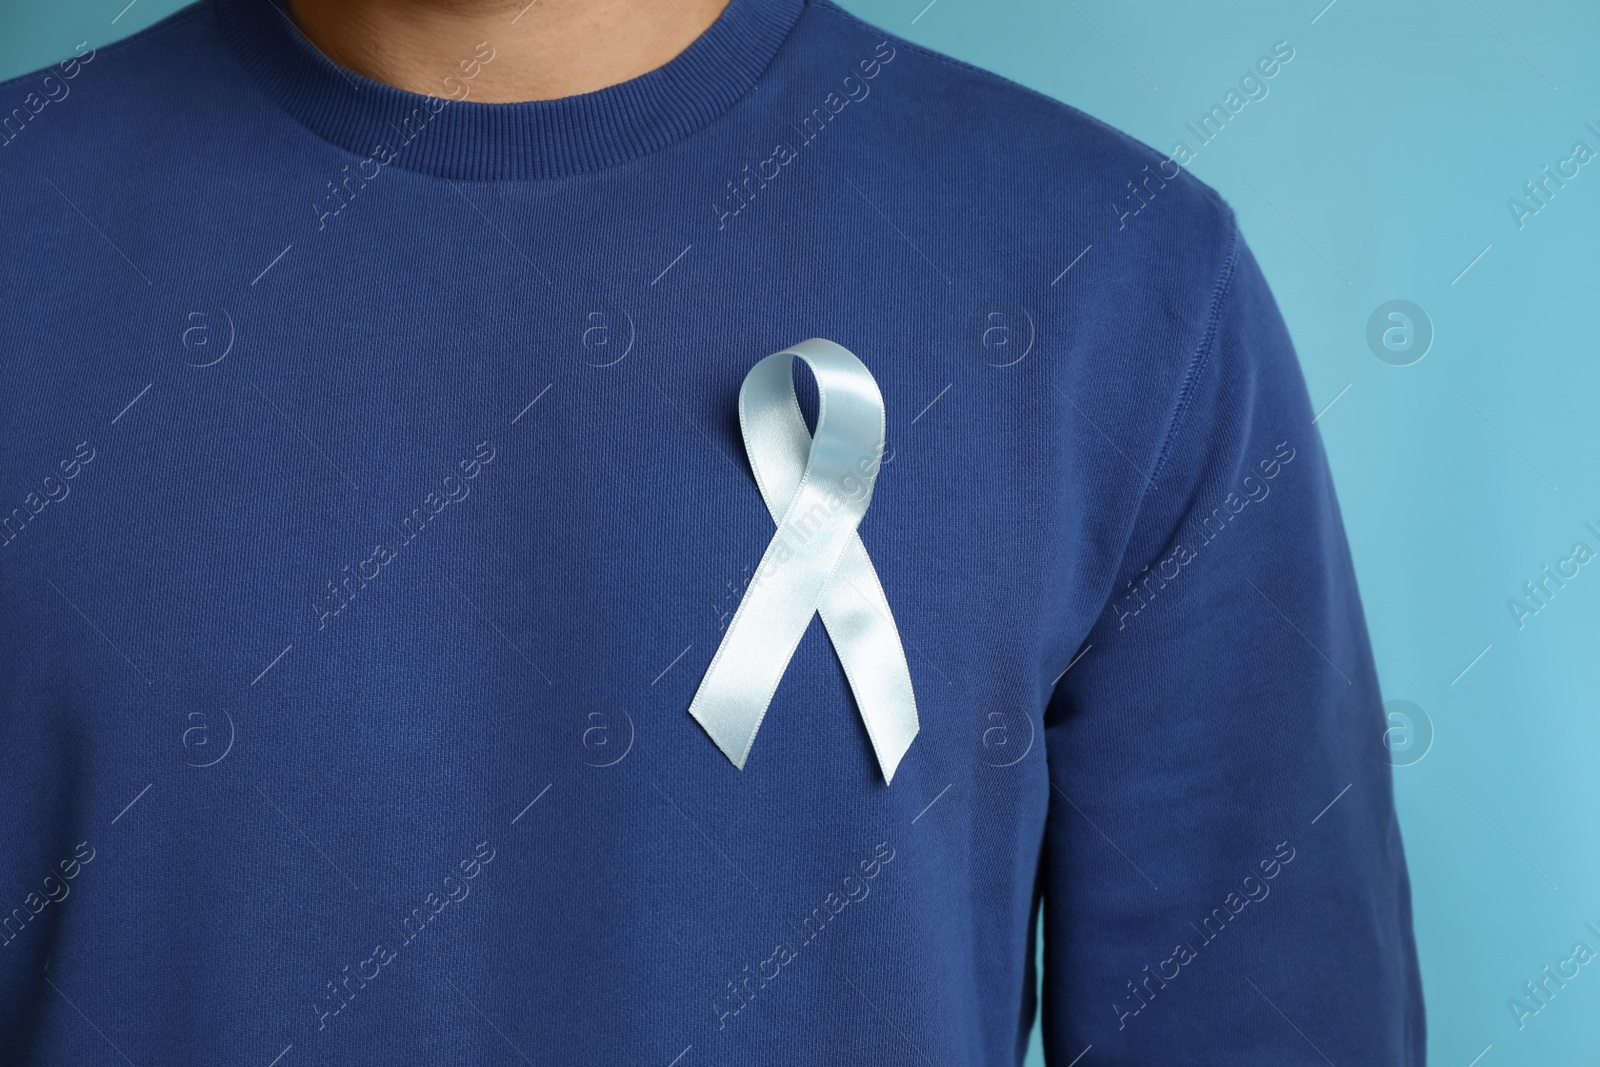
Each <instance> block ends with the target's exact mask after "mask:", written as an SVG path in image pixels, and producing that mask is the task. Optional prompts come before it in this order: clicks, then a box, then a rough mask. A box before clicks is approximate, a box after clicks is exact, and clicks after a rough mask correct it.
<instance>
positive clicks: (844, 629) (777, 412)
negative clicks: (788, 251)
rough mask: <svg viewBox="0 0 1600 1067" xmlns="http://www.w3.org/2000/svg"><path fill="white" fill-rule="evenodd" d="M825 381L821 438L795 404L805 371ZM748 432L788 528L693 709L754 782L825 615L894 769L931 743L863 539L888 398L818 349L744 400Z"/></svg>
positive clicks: (768, 495) (784, 364)
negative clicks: (818, 617) (916, 747)
mask: <svg viewBox="0 0 1600 1067" xmlns="http://www.w3.org/2000/svg"><path fill="white" fill-rule="evenodd" d="M796 358H799V359H803V360H805V362H806V364H807V365H808V366H809V367H810V368H811V372H812V374H813V375H815V377H816V381H817V396H818V400H819V404H818V414H817V432H816V436H815V437H813V436H812V435H811V433H810V432H809V431H808V430H807V429H806V424H805V419H804V418H803V417H802V416H801V414H800V404H799V402H798V400H797V399H796V398H795V393H794V378H793V370H792V366H793V362H794V360H795V359H796ZM739 429H740V431H741V433H742V434H743V436H744V447H745V453H746V454H747V455H748V456H749V457H750V467H751V470H752V471H753V472H754V473H755V478H756V486H757V488H758V489H760V491H761V499H762V500H763V501H765V502H766V505H767V511H768V512H769V513H771V515H772V518H773V521H774V522H776V523H777V524H778V529H777V532H776V533H774V534H773V535H772V541H771V542H770V543H769V544H768V545H767V549H766V551H765V552H764V553H763V554H762V557H761V562H760V563H759V564H758V565H757V566H756V570H755V573H754V574H753V575H752V577H751V579H750V584H749V586H748V587H746V589H745V592H744V596H743V598H742V599H741V600H740V601H739V608H738V610H737V611H735V612H734V615H733V621H732V622H730V623H729V624H728V630H727V633H725V634H724V635H723V638H722V644H721V645H720V646H719V647H718V648H717V654H716V655H715V656H713V657H712V659H711V666H710V667H708V668H706V673H705V677H704V678H702V679H701V681H700V688H699V690H698V691H696V693H695V695H694V701H693V702H692V703H691V704H690V705H689V714H690V715H693V716H694V717H695V719H696V720H697V721H698V722H699V723H700V725H701V726H703V727H705V730H706V733H708V734H710V735H711V739H712V740H713V741H715V742H716V744H717V747H718V748H720V749H722V751H723V752H724V753H725V754H726V755H727V757H728V758H729V759H730V760H732V761H733V765H734V766H735V767H738V768H739V769H740V770H743V769H744V764H745V760H746V759H747V758H748V757H749V755H750V746H751V745H753V744H754V743H755V739H756V732H757V731H758V730H760V728H761V720H762V719H763V718H764V717H765V716H766V714H767V706H768V705H769V704H770V703H771V701H772V694H773V693H774V692H775V691H776V690H777V688H778V682H779V681H780V680H781V679H782V678H783V674H784V671H786V670H787V669H788V667H789V660H790V658H791V657H793V655H794V651H795V648H796V647H797V646H798V645H799V644H800V638H801V636H802V635H804V633H805V631H806V628H807V627H808V626H810V624H811V617H812V615H814V614H816V613H818V612H820V613H821V614H822V623H823V626H824V627H826V629H827V631H828V636H829V638H830V639H832V641H833V647H834V650H835V651H836V652H837V653H838V656H839V662H840V664H841V665H842V666H843V667H844V673H845V677H846V678H847V679H848V680H849V683H850V691H851V693H853V694H854V695H855V699H856V706H857V708H858V709H859V710H860V713H861V721H862V722H863V723H864V724H865V725H866V728H867V736H868V738H870V739H871V741H872V748H873V751H874V752H875V753H876V754H877V757H878V766H879V767H880V768H881V769H882V770H883V777H884V781H885V782H889V781H893V779H894V772H895V768H896V767H897V766H899V764H900V758H901V757H902V756H904V755H905V753H906V749H908V748H910V747H911V740H912V738H914V737H916V735H917V729H918V725H917V701H916V696H915V695H914V694H913V693H912V691H911V673H910V671H909V670H908V669H907V667H906V654H905V650H904V649H903V648H901V646H900V634H899V631H898V630H896V628H895V624H894V616H893V615H892V614H891V613H890V611H889V601H888V599H887V598H886V597H885V596H884V594H883V586H882V585H880V584H879V582H878V573H877V571H876V570H874V569H873V566H872V560H871V559H870V558H868V556H867V550H866V547H865V546H864V545H862V543H861V537H860V536H859V535H858V534H857V533H856V527H857V526H858V525H859V524H860V522H861V519H862V517H863V516H864V515H866V513H867V505H868V504H869V503H871V501H872V488H873V485H874V484H875V483H876V481H877V476H878V469H879V467H880V465H881V461H882V458H883V450H884V414H883V396H882V394H880V393H879V392H878V383H877V382H876V381H874V380H873V377H872V372H871V371H869V370H867V367H866V365H865V364H864V363H862V362H861V361H860V360H859V359H857V358H856V357H855V355H854V354H853V353H852V352H850V351H849V350H848V349H846V348H844V347H843V346H841V345H837V344H834V343H833V342H832V341H827V340H823V339H822V338H820V337H814V338H812V339H811V340H809V341H801V342H800V343H799V344H797V345H794V346H792V347H790V348H786V349H784V350H783V351H782V352H778V353H775V354H773V355H770V356H768V357H767V358H766V359H763V360H762V361H761V362H759V363H757V364H756V365H755V366H754V367H752V368H751V370H750V373H749V374H747V375H746V376H745V379H744V384H743V385H742V386H741V387H740V388H739Z"/></svg>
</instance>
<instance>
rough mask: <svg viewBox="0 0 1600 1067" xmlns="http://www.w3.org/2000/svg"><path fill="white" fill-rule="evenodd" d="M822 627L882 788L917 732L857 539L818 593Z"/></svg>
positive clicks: (884, 606)
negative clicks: (880, 774) (864, 731)
mask: <svg viewBox="0 0 1600 1067" xmlns="http://www.w3.org/2000/svg"><path fill="white" fill-rule="evenodd" d="M820 612H821V615H822V623H823V625H824V626H825V627H826V628H827V631H828V637H829V638H830V639H831V640H832V641H833V647H834V651H836V652H837V653H838V655H839V662H840V664H841V665H842V666H843V667H844V673H845V677H846V678H848V679H849V681H850V691H851V693H853V694H854V695H855V698H856V707H857V708H858V709H859V710H860V712H861V722H862V724H863V725H864V726H865V727H866V728H867V737H868V738H869V739H870V740H871V741H872V751H873V752H874V753H875V754H876V755H877V757H878V767H879V768H880V769H881V770H882V771H883V780H884V782H885V783H892V782H893V781H894V772H895V769H896V768H897V767H899V765H900V760H901V758H902V757H903V756H904V755H905V754H906V751H907V750H908V749H909V748H910V747H911V742H912V741H913V740H914V739H915V738H916V736H917V731H918V730H919V729H920V728H921V726H920V724H919V722H918V720H917V698H916V695H915V693H914V692H913V691H912V688H911V671H910V668H909V667H908V666H907V664H906V653H905V649H904V648H903V647H901V644H900V633H899V629H898V628H897V627H896V626H895V622H894V615H893V613H892V612H891V611H890V610H889V599H888V597H886V596H885V595H884V592H883V585H882V584H881V583H880V582H879V581H878V572H877V570H876V569H874V568H873V566H872V560H871V558H870V557H869V556H868V555H867V550H866V546H864V545H863V544H862V543H861V537H860V535H859V534H857V535H855V536H853V537H851V539H850V544H849V545H848V546H847V547H846V548H845V551H844V555H843V556H842V557H841V558H840V560H839V566H838V568H837V569H836V570H835V571H834V573H833V578H832V580H831V581H830V582H829V583H828V587H827V589H826V590H825V591H824V592H823V594H822V603H821V605H820Z"/></svg>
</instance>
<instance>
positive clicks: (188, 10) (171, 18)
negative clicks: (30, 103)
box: [0, 3, 210, 92]
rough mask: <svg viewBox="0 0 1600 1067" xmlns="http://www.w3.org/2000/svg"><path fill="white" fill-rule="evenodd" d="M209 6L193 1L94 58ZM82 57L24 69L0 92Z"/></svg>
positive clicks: (104, 48)
mask: <svg viewBox="0 0 1600 1067" xmlns="http://www.w3.org/2000/svg"><path fill="white" fill-rule="evenodd" d="M209 6H210V5H209V4H205V3H193V4H189V5H188V6H186V7H182V8H179V9H178V10H177V11H174V12H173V13H172V14H170V15H167V16H166V17H165V18H162V19H159V20H157V21H156V22H152V23H151V24H150V25H148V26H146V27H145V28H144V29H142V30H140V31H138V32H137V33H130V34H129V35H128V36H126V37H119V38H117V39H116V40H115V41H112V42H111V43H110V44H107V45H102V46H101V47H99V48H96V49H94V58H95V59H99V58H100V57H101V56H103V55H108V54H110V53H112V52H116V51H120V50H121V49H122V47H123V46H124V45H130V44H133V43H134V42H136V41H140V40H143V39H144V38H146V37H153V36H155V35H156V34H157V33H160V32H162V31H164V30H168V29H171V28H172V27H174V26H177V25H180V24H182V23H184V22H187V21H189V20H190V19H192V18H196V17H198V16H199V15H202V14H204V13H205V11H206V9H207V8H208V7H209ZM81 58H82V57H80V56H66V57H63V58H61V59H58V60H56V61H55V62H53V63H46V64H45V65H44V66H42V67H36V68H35V69H33V70H29V71H24V72H23V73H21V74H18V75H17V76H16V77H15V78H9V79H7V80H6V81H3V82H0V92H4V91H5V90H7V89H10V88H12V87H13V86H17V85H21V84H22V83H23V82H26V81H30V80H32V79H34V78H41V77H44V76H46V75H48V74H49V73H50V71H51V70H52V69H53V68H55V67H58V66H60V65H61V64H62V63H65V62H66V61H67V60H68V59H79V60H80V61H81Z"/></svg>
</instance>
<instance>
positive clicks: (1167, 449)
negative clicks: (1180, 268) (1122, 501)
mask: <svg viewBox="0 0 1600 1067" xmlns="http://www.w3.org/2000/svg"><path fill="white" fill-rule="evenodd" d="M1228 219H1229V232H1228V251H1227V253H1226V255H1224V256H1223V260H1222V267H1221V269H1220V270H1219V271H1218V273H1217V280H1216V282H1215V284H1214V285H1213V286H1212V289H1211V307H1210V309H1209V311H1208V312H1207V315H1206V329H1205V333H1204V334H1202V335H1201V337H1200V343H1199V344H1198V345H1196V346H1195V351H1194V355H1193V356H1191V357H1190V358H1189V365H1188V367H1187V368H1186V369H1185V370H1184V375H1183V381H1182V382H1181V383H1180V385H1179V386H1178V394H1177V398H1176V400H1175V401H1174V404H1173V409H1172V415H1171V417H1170V418H1169V419H1168V420H1167V432H1166V434H1165V437H1164V439H1163V440H1162V442H1161V452H1160V453H1159V454H1158V455H1157V457H1156V462H1155V466H1154V467H1153V468H1152V469H1151V471H1150V480H1149V481H1148V482H1146V483H1145V489H1144V492H1143V493H1142V494H1141V495H1140V498H1139V508H1138V511H1143V510H1144V505H1145V499H1146V498H1147V497H1148V496H1149V495H1150V488H1151V486H1153V485H1154V484H1155V480H1156V478H1157V477H1158V476H1159V475H1160V474H1161V472H1162V471H1163V470H1164V469H1165V468H1166V465H1167V457H1168V456H1169V455H1170V454H1171V452H1172V445H1173V442H1174V441H1175V440H1176V439H1177V436H1178V431H1179V429H1181V428H1182V425H1183V421H1184V418H1185V416H1187V415H1188V413H1189V402H1190V400H1192V399H1193V398H1194V390H1195V384H1196V383H1197V382H1198V381H1199V378H1200V372H1201V371H1202V370H1204V369H1205V366H1206V364H1207V363H1208V362H1210V359H1211V353H1212V351H1213V350H1214V349H1215V348H1216V342H1217V325H1218V323H1219V322H1220V321H1221V318H1222V307H1223V305H1224V304H1225V303H1227V300H1228V296H1229V295H1230V294H1231V293H1232V292H1233V278H1234V273H1235V268H1236V267H1237V266H1238V264H1239V220H1238V217H1237V216H1236V215H1234V214H1233V211H1232V209H1231V208H1230V209H1228Z"/></svg>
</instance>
